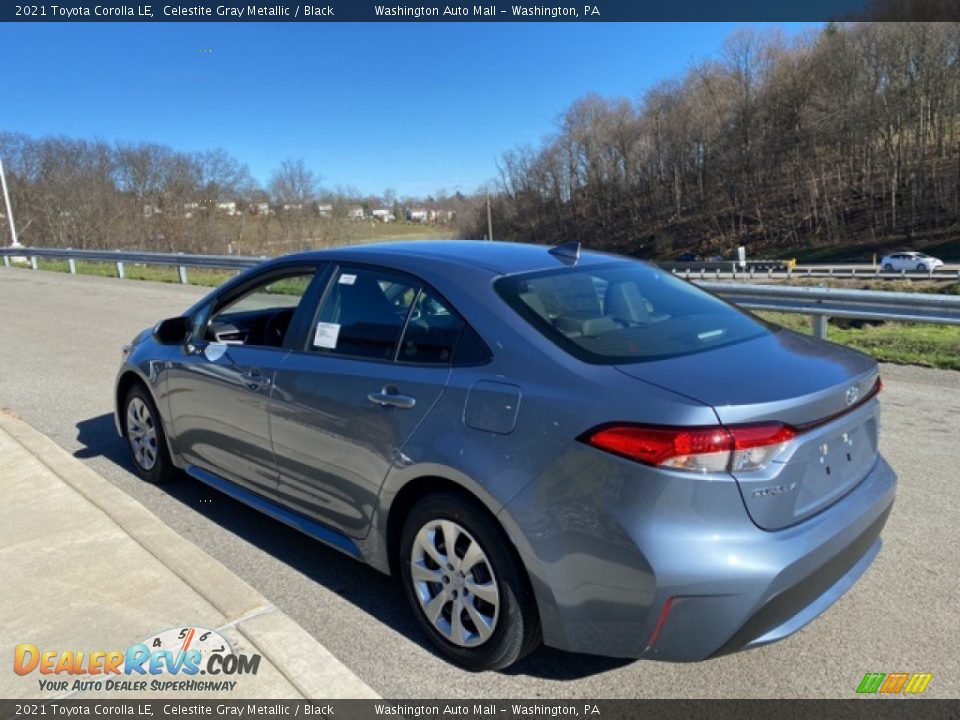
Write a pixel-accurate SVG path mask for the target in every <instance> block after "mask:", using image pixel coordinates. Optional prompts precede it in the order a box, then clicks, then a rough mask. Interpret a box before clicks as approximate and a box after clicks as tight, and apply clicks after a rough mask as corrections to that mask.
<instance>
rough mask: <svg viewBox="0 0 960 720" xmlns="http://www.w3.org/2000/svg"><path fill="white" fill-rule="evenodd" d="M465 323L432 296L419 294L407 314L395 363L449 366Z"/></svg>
mask: <svg viewBox="0 0 960 720" xmlns="http://www.w3.org/2000/svg"><path fill="white" fill-rule="evenodd" d="M463 327H464V322H463V320H461V319H460V316H458V315H457V314H456V313H455V312H453V311H452V310H451V309H450V308H448V307H447V306H446V305H445V304H444V303H443V301H441V300H440V299H439V298H437V297H435V296H434V295H433V293H431V292H429V291H428V290H426V289H424V290H421V291H420V294H419V295H418V296H417V300H416V302H415V303H414V305H413V312H411V313H410V320H409V321H408V322H407V329H406V331H405V332H404V333H403V342H402V343H401V345H400V352H399V353H398V354H397V360H399V361H401V362H414V363H439V364H443V365H449V364H450V362H451V360H452V359H453V353H454V349H455V348H456V346H457V341H458V340H459V339H460V334H461V333H462V332H463Z"/></svg>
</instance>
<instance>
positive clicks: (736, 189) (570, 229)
mask: <svg viewBox="0 0 960 720" xmlns="http://www.w3.org/2000/svg"><path fill="white" fill-rule="evenodd" d="M958 123H960V25H958V24H956V23H858V24H850V25H835V24H831V25H827V26H825V27H824V28H823V29H821V30H818V31H815V32H811V33H809V34H807V35H803V36H801V37H800V38H796V39H790V40H788V39H785V38H784V37H783V36H782V35H781V34H779V33H777V32H769V33H761V32H758V31H755V30H753V29H741V30H738V31H737V32H735V33H734V34H733V35H731V36H730V37H729V38H728V39H727V41H726V42H725V44H724V46H723V48H722V50H721V52H720V53H719V56H718V58H717V59H713V60H709V61H705V62H701V63H699V64H696V65H694V66H692V67H690V68H689V69H688V70H687V71H686V73H685V74H683V75H682V76H680V77H674V78H668V79H665V80H663V81H662V82H661V83H660V84H659V85H657V86H656V87H654V88H653V89H651V90H650V91H648V92H646V93H644V94H643V96H642V97H640V98H639V99H637V100H631V99H626V98H607V97H600V96H597V95H590V96H587V97H584V98H582V99H580V100H578V101H577V102H575V103H574V104H573V105H572V106H571V107H570V108H569V109H568V110H567V111H566V112H565V113H564V114H563V115H562V117H560V118H559V120H558V123H557V127H556V129H555V131H554V132H553V134H551V135H550V136H548V137H546V138H545V139H544V140H543V141H542V143H541V144H540V145H539V146H538V147H533V148H530V147H525V148H519V149H516V150H513V151H510V152H508V153H506V154H505V155H504V156H503V158H502V160H501V162H500V178H499V193H498V195H497V196H496V198H495V206H494V227H495V233H496V235H497V236H500V237H504V238H508V239H532V240H535V241H539V242H551V243H552V242H556V241H557V240H559V239H570V238H576V239H579V240H581V241H582V242H585V243H586V244H587V245H589V246H591V247H596V248H603V249H609V250H615V251H619V252H626V253H630V254H636V255H641V256H647V257H649V256H660V257H664V256H670V255H673V254H675V253H678V252H681V251H686V250H693V251H699V252H703V253H710V254H713V253H715V252H725V251H729V250H730V249H731V248H733V247H735V246H737V245H739V244H745V245H747V247H748V251H749V252H750V254H752V255H754V256H757V255H780V256H796V257H800V258H802V259H810V260H836V259H841V258H856V259H868V258H869V257H870V255H871V254H872V253H873V252H875V251H883V250H885V249H890V248H894V247H898V246H901V245H909V246H911V247H915V248H922V249H925V250H927V251H929V252H933V253H939V254H942V255H944V256H946V257H948V258H950V257H960V243H958V241H957V238H958V236H960V232H958V230H960V132H958ZM484 223H485V215H484V214H482V213H481V214H479V215H478V216H477V219H476V222H475V223H474V226H473V227H471V228H469V229H468V231H467V234H471V235H474V236H479V235H480V234H482V232H483V228H484Z"/></svg>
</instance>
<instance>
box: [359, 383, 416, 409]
mask: <svg viewBox="0 0 960 720" xmlns="http://www.w3.org/2000/svg"><path fill="white" fill-rule="evenodd" d="M367 400H369V401H370V402H372V403H376V404H377V405H380V406H381V407H396V408H401V409H403V410H409V409H410V408H412V407H413V406H414V405H416V404H417V401H416V400H414V399H413V398H412V397H410V396H409V395H401V394H400V393H399V392H398V391H397V388H396V387H395V386H394V385H385V386H384V387H383V390H381V391H380V392H372V393H370V394H369V395H367Z"/></svg>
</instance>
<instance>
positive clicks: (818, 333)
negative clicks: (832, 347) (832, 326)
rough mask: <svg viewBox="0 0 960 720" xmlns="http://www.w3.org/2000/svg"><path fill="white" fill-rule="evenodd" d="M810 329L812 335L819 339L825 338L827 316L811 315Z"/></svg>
mask: <svg viewBox="0 0 960 720" xmlns="http://www.w3.org/2000/svg"><path fill="white" fill-rule="evenodd" d="M810 320H811V329H812V330H813V336H814V337H818V338H820V339H821V340H826V339H827V320H828V318H827V316H826V315H811V316H810Z"/></svg>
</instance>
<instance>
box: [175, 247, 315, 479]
mask: <svg viewBox="0 0 960 720" xmlns="http://www.w3.org/2000/svg"><path fill="white" fill-rule="evenodd" d="M317 273H318V267H317V265H315V264H307V265H298V266H293V267H286V268H280V269H276V270H269V271H266V272H265V273H263V274H262V275H258V276H255V277H253V278H251V279H250V280H249V281H247V282H246V283H243V284H242V285H241V286H239V287H237V288H234V289H231V290H230V291H228V292H227V293H225V295H224V296H222V297H220V298H218V299H217V300H216V301H215V303H214V304H213V305H212V306H210V307H208V308H205V309H204V310H202V311H201V312H200V314H199V316H198V317H197V318H195V322H194V326H195V330H194V337H192V338H191V340H190V342H189V343H188V344H187V346H186V347H185V348H184V350H183V354H182V356H181V359H180V360H179V361H178V362H174V363H171V365H170V367H169V368H168V371H167V388H168V393H167V397H168V402H169V405H170V417H171V423H172V427H173V431H174V438H175V440H174V442H175V447H176V450H177V452H178V453H179V454H180V455H181V456H182V457H183V459H184V460H185V461H186V462H188V463H190V464H192V465H195V466H197V467H199V468H202V469H204V470H207V471H209V472H212V473H214V474H216V475H218V476H220V477H222V478H225V479H227V480H230V481H231V482H234V483H237V484H238V485H242V486H244V487H246V488H248V489H250V490H253V491H254V492H257V493H260V494H263V495H273V494H275V493H276V489H277V477H278V475H277V467H276V461H275V460H274V457H273V451H272V449H271V445H270V425H269V418H268V415H267V406H268V404H269V400H270V390H271V386H272V384H273V379H274V374H275V372H276V369H277V368H278V367H279V366H280V363H281V362H283V358H284V357H285V356H286V355H287V353H288V352H289V348H288V346H287V340H288V336H292V335H293V334H294V333H293V332H292V331H291V330H290V328H295V327H296V326H297V322H300V318H299V317H298V315H297V313H298V312H299V311H300V309H301V305H306V303H305V302H304V297H305V296H306V295H307V293H308V290H309V289H310V287H311V286H312V285H313V284H314V283H315V282H317V280H316V277H317Z"/></svg>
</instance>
